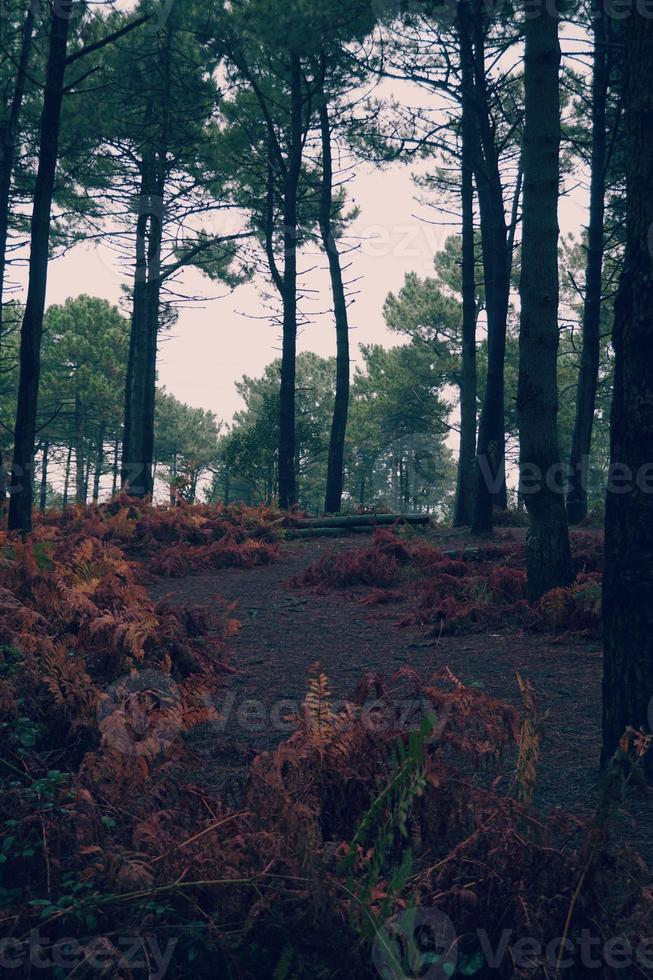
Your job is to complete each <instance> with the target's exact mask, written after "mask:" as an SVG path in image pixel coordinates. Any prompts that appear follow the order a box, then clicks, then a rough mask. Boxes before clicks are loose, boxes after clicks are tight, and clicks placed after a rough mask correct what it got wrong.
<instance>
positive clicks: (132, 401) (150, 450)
mask: <svg viewBox="0 0 653 980" xmlns="http://www.w3.org/2000/svg"><path fill="white" fill-rule="evenodd" d="M159 165H160V167H161V166H162V160H161V159H160V160H159ZM163 190H164V188H163V177H162V174H161V173H159V174H158V175H157V160H156V156H155V154H154V153H152V152H148V153H146V154H144V156H143V161H142V174H141V193H140V197H139V201H140V205H139V207H140V213H139V216H138V222H137V230H136V270H135V275H134V292H133V310H132V320H131V333H130V341H129V361H128V366H127V378H126V381H125V416H124V430H123V453H122V483H123V486H124V488H125V489H126V490H127V491H128V493H129V494H130V495H131V496H134V497H151V496H152V493H153V490H154V485H153V470H152V467H153V457H154V407H155V404H154V403H155V392H156V354H157V338H158V328H159V306H160V293H161V243H162V238H163Z"/></svg>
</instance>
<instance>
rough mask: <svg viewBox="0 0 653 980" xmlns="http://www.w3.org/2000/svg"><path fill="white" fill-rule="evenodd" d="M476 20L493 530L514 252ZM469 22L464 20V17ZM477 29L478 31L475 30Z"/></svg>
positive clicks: (481, 469)
mask: <svg viewBox="0 0 653 980" xmlns="http://www.w3.org/2000/svg"><path fill="white" fill-rule="evenodd" d="M474 8H475V9H474V12H473V26H470V27H469V28H468V30H467V31H466V32H465V33H466V36H467V37H469V38H471V37H472V36H473V38H474V44H473V58H474V105H475V110H476V113H475V115H476V119H475V122H476V126H475V139H474V161H475V162H474V174H475V177H476V189H477V192H478V202H479V211H480V217H481V241H482V248H483V269H484V281H485V296H486V307H487V328H488V367H487V382H486V387H485V398H484V400H483V407H482V410H481V417H480V420H479V426H478V441H477V446H476V479H475V496H474V518H473V523H472V530H473V531H474V533H476V534H489V533H491V532H492V530H493V512H492V509H493V507H494V505H495V504H497V505H498V506H504V504H505V500H506V490H505V482H506V479H505V419H504V416H505V406H504V401H505V394H504V362H505V353H506V326H507V321H508V307H509V301H510V264H511V263H510V255H509V251H508V228H507V225H506V215H505V207H504V200H503V185H502V182H501V172H500V170H499V158H498V152H497V146H496V140H495V134H494V129H493V127H492V122H491V118H490V109H489V97H488V91H487V81H486V74H485V24H484V21H483V16H482V13H481V10H480V4H475V5H474ZM463 23H464V20H463ZM472 31H473V34H472Z"/></svg>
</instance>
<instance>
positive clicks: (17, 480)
mask: <svg viewBox="0 0 653 980" xmlns="http://www.w3.org/2000/svg"><path fill="white" fill-rule="evenodd" d="M72 9H73V0H59V2H58V3H57V4H53V5H52V12H51V19H50V39H49V50H48V63H47V68H46V75H45V92H44V96H43V110H42V113H41V128H40V148H39V162H38V169H37V173H36V182H35V185H34V204H33V209H32V221H31V235H30V258H29V283H28V287H27V301H26V304H25V314H24V316H23V324H22V328H21V335H20V376H19V382H18V401H17V412H16V425H15V436H14V463H13V468H14V480H13V493H12V495H11V501H10V504H9V528H10V530H12V531H20V532H21V533H22V534H23V535H25V534H29V532H30V531H31V529H32V501H33V496H34V439H35V434H36V410H37V402H38V391H39V379H40V373H41V335H42V333H43V314H44V311H45V292H46V287H47V280H48V251H49V244H50V220H51V214H52V196H53V193H54V179H55V171H56V168H57V155H58V152H59V129H60V122H61V102H62V99H63V83H64V73H65V69H66V49H67V44H68V27H69V24H70V17H71V12H72Z"/></svg>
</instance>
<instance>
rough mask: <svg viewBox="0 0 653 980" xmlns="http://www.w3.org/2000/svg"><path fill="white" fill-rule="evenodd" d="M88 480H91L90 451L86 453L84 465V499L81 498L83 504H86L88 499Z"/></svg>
mask: <svg viewBox="0 0 653 980" xmlns="http://www.w3.org/2000/svg"><path fill="white" fill-rule="evenodd" d="M90 480H91V456H90V453H87V456H86V466H85V467H84V499H83V500H82V503H83V504H86V501H87V500H88V487H89V483H90Z"/></svg>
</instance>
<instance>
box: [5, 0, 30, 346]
mask: <svg viewBox="0 0 653 980" xmlns="http://www.w3.org/2000/svg"><path fill="white" fill-rule="evenodd" d="M33 33H34V4H32V3H30V5H29V7H28V8H27V13H26V14H25V21H24V23H23V30H22V35H21V45H20V55H19V59H18V65H17V68H16V81H15V82H14V91H13V95H12V99H11V106H10V109H9V116H8V119H7V122H6V124H5V126H4V127H3V128H2V130H1V132H0V150H1V152H2V158H1V160H0V343H1V342H2V331H3V325H2V304H3V301H4V284H5V272H6V263H7V239H8V236H9V199H10V195H11V180H12V176H13V172H14V162H15V159H16V145H17V141H18V131H19V127H20V114H21V110H22V107H23V99H24V97H25V83H26V81H27V69H28V66H29V59H30V53H31V50H32V41H33Z"/></svg>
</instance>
